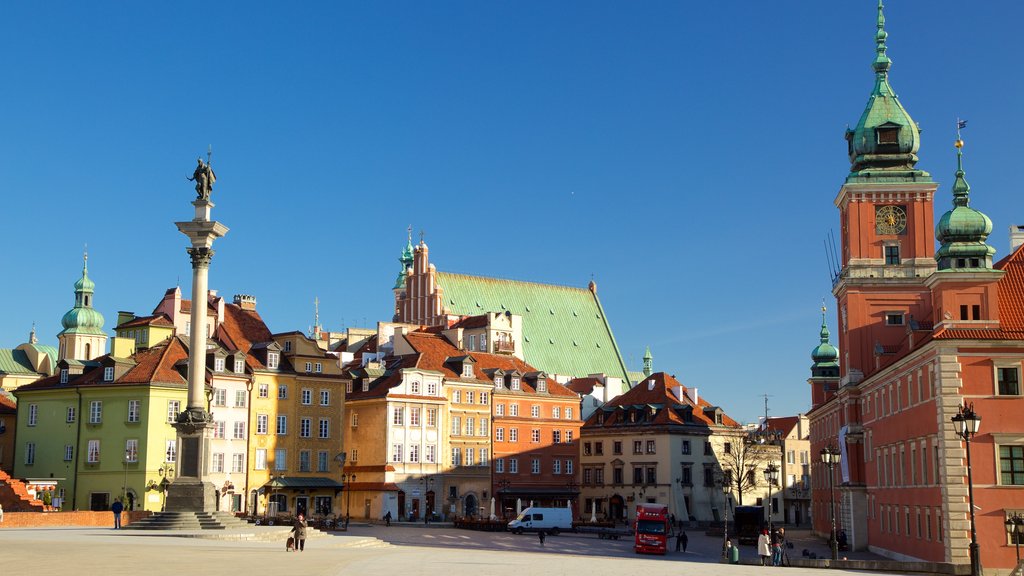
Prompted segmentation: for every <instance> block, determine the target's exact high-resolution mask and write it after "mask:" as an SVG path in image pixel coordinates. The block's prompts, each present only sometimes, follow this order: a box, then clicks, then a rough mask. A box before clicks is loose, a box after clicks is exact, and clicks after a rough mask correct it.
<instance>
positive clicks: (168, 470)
mask: <svg viewBox="0 0 1024 576" xmlns="http://www.w3.org/2000/svg"><path fill="white" fill-rule="evenodd" d="M157 473H158V474H160V476H162V477H163V479H162V480H160V492H161V493H162V494H163V501H162V502H161V503H160V511H161V512H163V511H164V509H165V508H166V507H167V487H168V486H170V485H171V481H170V480H168V479H167V477H168V476H173V475H174V466H171V464H170V462H164V465H163V467H162V468H160V469H158V470H157Z"/></svg>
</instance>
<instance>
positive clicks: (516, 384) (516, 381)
mask: <svg viewBox="0 0 1024 576" xmlns="http://www.w3.org/2000/svg"><path fill="white" fill-rule="evenodd" d="M512 389H513V390H519V389H520V387H519V377H518V376H513V377H512Z"/></svg>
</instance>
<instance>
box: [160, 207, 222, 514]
mask: <svg viewBox="0 0 1024 576" xmlns="http://www.w3.org/2000/svg"><path fill="white" fill-rule="evenodd" d="M192 205H193V206H195V209H196V212H195V218H194V219H192V220H191V221H189V222H176V223H175V225H176V226H177V227H178V230H179V231H180V232H181V233H182V234H184V235H186V236H188V238H189V240H190V241H191V242H192V246H191V247H189V248H188V249H187V252H188V255H189V257H190V258H191V259H192V319H191V322H192V325H191V326H192V327H191V333H190V336H189V351H188V354H189V358H188V404H187V406H186V407H185V410H184V411H183V412H181V413H180V414H178V417H177V419H176V421H175V423H174V428H175V430H177V432H178V477H177V478H176V479H175V480H174V482H173V483H172V484H171V486H170V490H168V492H167V494H168V496H167V506H166V509H167V510H168V511H172V512H213V511H215V510H216V509H217V502H216V494H215V492H216V488H215V487H214V486H213V484H211V483H210V482H204V481H203V476H204V472H205V470H204V463H205V461H206V455H207V454H206V453H207V441H206V438H205V431H206V429H207V427H209V425H210V423H211V422H212V420H213V418H212V415H211V414H210V413H209V412H208V411H207V409H206V340H207V336H206V321H207V318H206V308H207V305H208V299H209V295H208V285H209V272H210V261H211V260H212V259H213V254H214V252H213V248H212V246H213V241H214V240H215V239H217V238H220V237H221V236H223V235H225V234H227V231H228V229H227V227H226V226H224V225H223V224H221V223H220V222H216V221H213V220H210V210H211V209H212V208H213V203H212V202H210V201H209V200H208V199H205V198H199V199H197V200H195V201H194V202H192Z"/></svg>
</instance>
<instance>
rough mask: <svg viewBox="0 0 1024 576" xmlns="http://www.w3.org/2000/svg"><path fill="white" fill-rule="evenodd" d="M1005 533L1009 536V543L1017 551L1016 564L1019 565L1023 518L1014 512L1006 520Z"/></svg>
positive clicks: (1023, 530) (1023, 529) (1023, 537)
mask: <svg viewBox="0 0 1024 576" xmlns="http://www.w3.org/2000/svg"><path fill="white" fill-rule="evenodd" d="M1006 533H1007V534H1009V535H1010V541H1011V542H1013V545H1014V546H1015V547H1016V549H1017V564H1020V541H1021V540H1022V539H1024V516H1022V515H1021V514H1020V513H1019V512H1014V514H1013V516H1009V517H1007V518H1006Z"/></svg>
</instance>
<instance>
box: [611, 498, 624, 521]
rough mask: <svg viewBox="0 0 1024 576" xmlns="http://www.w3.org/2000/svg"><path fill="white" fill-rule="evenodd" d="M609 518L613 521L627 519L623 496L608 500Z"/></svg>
mask: <svg viewBox="0 0 1024 576" xmlns="http://www.w3.org/2000/svg"><path fill="white" fill-rule="evenodd" d="M608 517H609V518H610V519H612V520H624V519H625V518H626V503H625V502H624V501H623V500H622V496H619V495H618V494H616V495H615V496H612V497H611V498H609V499H608Z"/></svg>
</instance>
